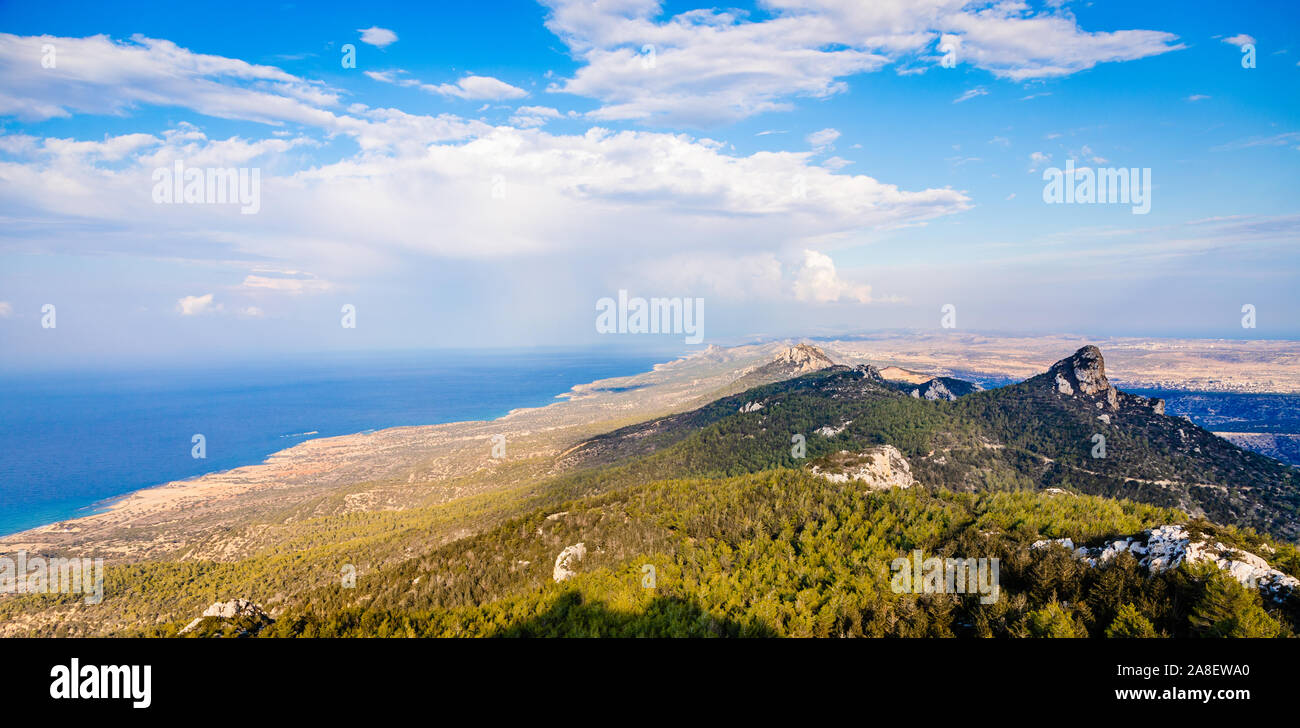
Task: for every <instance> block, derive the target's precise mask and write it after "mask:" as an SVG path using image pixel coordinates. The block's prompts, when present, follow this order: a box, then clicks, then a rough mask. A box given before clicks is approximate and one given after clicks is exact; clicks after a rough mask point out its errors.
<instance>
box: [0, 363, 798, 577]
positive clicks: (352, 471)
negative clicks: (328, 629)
mask: <svg viewBox="0 0 1300 728" xmlns="http://www.w3.org/2000/svg"><path fill="white" fill-rule="evenodd" d="M779 346H780V344H778V343H768V344H763V345H754V346H748V347H738V351H734V352H732V353H730V354H728V355H726V356H723V357H721V358H720V359H721V360H720V361H718V360H715V359H713V358H710V357H708V356H705V354H707V351H700V352H692V353H687V354H684V355H682V356H679V357H678V358H676V359H672V360H669V361H661V362H655V363H653V364H651V365H650V368H649V369H643V370H642V371H639V372H637V373H634V374H629V375H621V376H615V377H605V378H601V379H595V380H592V381H588V382H582V383H579V384H575V385H572V386H571V387H570V388H569V389H568V390H566V391H565V392H561V393H559V394H554V395H548V396H547V398H548V399H549V400H550V401H548V402H547V403H545V404H541V405H537V406H522V407H515V408H512V409H509V410H508V411H506V413H505V414H502V415H499V416H497V417H495V418H492V419H479V420H458V421H451V422H444V423H435V424H427V425H399V426H395V427H386V428H379V429H374V430H369V431H360V432H356V433H351V434H344V435H334V436H328V437H314V438H310V439H307V440H303V441H301V442H298V443H296V444H294V445H292V446H290V447H287V448H283V449H281V450H278V451H275V452H273V453H271V454H269V455H267V456H266V457H264V458H263V459H262V460H261V461H260V462H256V463H250V464H246V465H241V466H236V467H234V468H228V469H224V470H216V471H211V472H207V473H203V474H199V475H195V476H192V477H189V478H183V479H179V480H172V481H167V482H164V483H160V484H156V485H152V486H148V487H145V488H140V489H136V490H134V491H131V492H129V493H124V494H121V495H118V496H113V497H111V498H108V499H101V500H100V501H98V502H97V505H96V511H95V512H94V513H86V514H84V515H78V516H76V517H73V518H66V519H61V520H56V521H52V522H49V523H45V524H41V525H39V526H34V527H32V528H27V529H23V530H21V531H17V532H14V533H11V534H8V535H3V536H0V553H5V552H7V551H9V552H11V551H17V550H26V551H29V552H51V551H57V550H66V549H68V548H72V547H79V548H83V549H92V550H94V551H95V552H96V553H99V554H101V555H105V556H108V557H110V558H112V557H119V556H121V557H135V556H140V555H155V554H157V553H159V552H172V551H176V550H179V549H180V548H181V547H182V546H183V545H184V544H182V543H180V542H179V541H172V540H169V541H168V542H167V543H164V544H158V548H154V547H151V546H150V547H145V548H143V549H142V548H141V547H140V545H139V543H138V542H139V541H140V540H141V539H140V538H139V537H136V536H133V535H131V534H130V531H131V530H132V529H133V528H139V527H141V526H146V525H149V526H153V525H156V524H157V523H160V522H167V521H169V519H168V514H172V515H175V516H176V517H177V518H178V519H179V518H182V517H183V516H181V515H180V514H186V513H192V512H194V511H199V510H202V511H209V510H225V509H233V508H238V507H239V504H238V503H237V502H238V501H240V500H241V498H245V497H247V498H249V499H251V498H254V497H266V496H267V495H268V494H277V493H278V494H282V495H284V496H286V497H288V496H290V495H292V494H296V492H297V491H301V490H305V489H311V488H314V487H317V486H321V487H329V486H340V485H346V484H350V483H354V482H357V481H362V480H365V479H367V478H373V477H374V475H375V472H376V471H379V472H382V473H383V474H384V475H385V476H387V477H392V472H393V471H403V472H405V471H404V470H403V468H404V467H406V466H409V465H412V464H413V463H415V462H418V461H419V460H420V459H421V457H424V456H427V455H430V454H432V455H434V456H435V457H436V458H437V459H440V458H446V457H449V456H452V457H454V456H463V455H464V453H465V451H466V450H469V449H472V450H474V451H477V452H478V456H477V457H476V458H471V459H469V460H467V461H466V462H465V463H464V467H451V468H447V469H446V470H445V472H439V473H433V474H429V475H428V476H426V475H425V474H416V473H410V474H409V475H408V478H407V479H408V480H411V481H412V482H416V483H419V482H430V483H432V482H436V481H438V480H446V479H450V478H453V477H457V476H460V475H464V474H465V473H466V472H473V471H474V470H475V469H476V468H479V467H481V466H482V461H483V460H485V458H484V457H483V456H485V455H487V453H488V452H489V448H490V438H491V437H492V436H493V435H494V434H506V435H507V436H508V437H509V438H510V442H511V448H510V450H511V459H519V458H526V457H532V456H535V455H537V454H543V453H547V452H551V453H557V452H559V445H560V444H561V443H563V444H567V443H568V439H567V438H569V437H572V436H574V435H586V434H596V432H597V431H599V429H600V427H601V426H602V425H603V423H606V422H616V421H619V418H622V417H630V418H631V419H632V420H636V419H638V418H641V417H645V416H651V415H653V414H657V413H659V412H660V411H663V410H672V409H674V408H675V407H677V406H680V405H681V404H683V403H687V402H692V401H694V399H695V398H696V397H698V396H699V395H700V394H703V393H704V392H707V391H710V390H711V389H713V388H716V387H720V386H722V385H724V384H725V383H727V382H729V381H730V380H731V379H732V378H734V376H735V374H736V371H737V369H736V367H737V366H739V367H740V368H742V369H743V368H746V367H748V366H751V365H752V363H753V362H756V361H758V360H760V359H762V358H764V357H765V356H766V355H767V353H768V352H769V351H770V350H772V349H773V348H775V347H779ZM683 366H685V369H686V370H687V372H686V375H687V376H689V377H690V382H689V383H688V384H685V385H683V384H682V382H680V381H678V380H679V379H680V378H681V377H682V376H684V375H683V373H682V372H680V371H679V369H682V368H683ZM593 427H594V428H595V429H594V430H591V428H593ZM587 430H591V431H590V432H587ZM560 433H565V434H560ZM557 437H558V438H560V439H558V440H557V439H556V438H557ZM471 443H472V445H471ZM389 459H390V460H391V461H392V462H381V461H385V460H389ZM194 520H197V519H194ZM142 551H143V552H144V553H143V554H142V553H141V552H142Z"/></svg>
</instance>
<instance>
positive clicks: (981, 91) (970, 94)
mask: <svg viewBox="0 0 1300 728" xmlns="http://www.w3.org/2000/svg"><path fill="white" fill-rule="evenodd" d="M988 93H989V90H988V89H986V88H984V87H983V86H976V87H975V88H973V89H968V90H967V91H966V92H964V93H963V94H962V95H961V96H958V97H957V98H955V99H953V100H952V102H953V103H954V104H960V103H961V102H963V101H970V100H971V99H973V98H975V97H976V96H987V95H988Z"/></svg>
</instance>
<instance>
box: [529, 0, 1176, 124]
mask: <svg viewBox="0 0 1300 728" xmlns="http://www.w3.org/2000/svg"><path fill="white" fill-rule="evenodd" d="M542 2H543V4H545V5H546V6H547V7H549V8H550V11H551V12H550V14H549V16H548V17H547V21H546V25H547V27H548V28H549V29H550V30H551V31H552V32H554V33H555V34H556V35H557V36H559V37H560V39H561V40H563V41H564V43H565V44H566V45H568V46H569V49H570V51H571V52H572V53H573V54H574V55H575V56H576V57H578V58H579V59H580V60H581V61H582V62H583V63H584V65H583V66H582V67H581V68H579V69H578V70H577V72H576V73H574V75H573V76H572V77H571V78H568V79H563V80H561V81H559V82H557V83H555V84H553V86H552V89H551V90H553V91H562V92H566V93H572V94H577V95H580V96H587V97H591V98H596V99H599V100H600V101H601V103H602V106H601V107H600V108H599V109H597V110H596V111H594V112H591V116H592V117H593V118H596V119H609V120H613V119H633V120H641V121H650V120H654V121H656V122H667V123H672V122H682V123H691V124H696V125H704V124H713V123H719V122H727V121H734V120H737V119H741V118H744V117H747V116H752V115H754V114H759V113H764V112H769V111H781V110H788V109H790V108H792V102H793V100H794V99H796V98H800V97H806V98H825V97H828V96H831V95H834V94H838V93H842V92H843V91H845V90H846V89H847V88H848V85H847V82H846V81H845V80H844V79H846V78H848V77H850V76H853V75H855V74H858V73H865V72H871V71H877V70H880V69H881V68H883V67H885V66H886V65H889V64H891V63H903V64H907V63H915V62H918V61H920V60H923V59H924V60H925V61H926V62H929V63H931V64H933V63H937V62H938V57H937V56H935V57H931V54H932V53H933V51H934V50H935V49H936V48H937V45H938V44H937V41H939V40H940V38H941V37H947V38H949V39H950V40H953V41H954V43H956V44H958V45H959V46H960V50H959V52H958V62H959V63H967V64H970V65H974V66H976V67H977V68H981V69H984V70H987V71H990V72H992V73H993V74H995V75H997V76H1000V77H1003V78H1009V79H1012V80H1027V79H1032V78H1049V77H1055V76H1063V75H1068V74H1071V73H1075V72H1077V71H1081V70H1085V69H1088V68H1091V67H1093V66H1095V65H1097V64H1098V63H1104V62H1113V61H1127V60H1133V59H1137V58H1143V57H1146V56H1150V55H1156V54H1160V53H1165V52H1168V51H1170V50H1175V49H1178V48H1181V47H1182V46H1181V45H1175V42H1176V41H1177V37H1176V36H1174V35H1172V34H1169V33H1164V32H1159V31H1147V30H1123V31H1116V32H1088V31H1085V30H1083V29H1081V28H1080V27H1079V25H1078V23H1077V21H1076V20H1075V18H1074V16H1073V15H1072V14H1070V13H1069V12H1068V11H1066V10H1063V9H1059V8H1058V9H1048V10H1042V11H1034V10H1031V9H1030V8H1029V7H1028V6H1027V5H1025V4H1023V3H1019V2H998V3H994V4H992V5H988V4H986V3H978V2H970V1H969V0H876V1H874V2H870V3H865V2H861V0H766V2H763V3H762V5H763V6H764V9H765V10H767V11H769V12H768V13H765V15H764V17H763V19H761V20H750V19H749V18H750V16H749V15H748V14H745V13H741V12H738V11H732V10H719V9H710V10H690V11H686V12H682V13H680V14H678V15H674V16H671V17H666V18H661V15H662V7H661V5H660V3H659V2H658V0H618V1H616V2H602V3H590V2H587V1H586V0H542Z"/></svg>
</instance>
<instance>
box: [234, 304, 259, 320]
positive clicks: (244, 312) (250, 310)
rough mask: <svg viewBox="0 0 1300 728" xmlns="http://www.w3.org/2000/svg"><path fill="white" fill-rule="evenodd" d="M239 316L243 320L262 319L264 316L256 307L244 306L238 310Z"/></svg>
mask: <svg viewBox="0 0 1300 728" xmlns="http://www.w3.org/2000/svg"><path fill="white" fill-rule="evenodd" d="M239 315H240V316H244V317H245V318H262V316H264V315H265V314H264V313H263V312H262V309H260V308H258V307H257V306H245V307H243V308H241V309H239Z"/></svg>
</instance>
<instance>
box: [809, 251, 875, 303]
mask: <svg viewBox="0 0 1300 728" xmlns="http://www.w3.org/2000/svg"><path fill="white" fill-rule="evenodd" d="M794 295H795V298H796V299H798V300H800V301H805V302H815V303H831V302H834V301H839V300H843V299H848V300H853V301H857V302H858V303H871V286H868V285H865V284H859V283H852V282H850V281H846V280H844V279H842V278H840V276H839V274H838V273H836V272H835V262H834V261H832V260H831V258H830V256H829V255H826V254H825V253H818V252H817V251H815V250H805V251H804V252H803V268H802V269H800V270H799V273H798V276H797V278H796V279H795V282H794Z"/></svg>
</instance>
